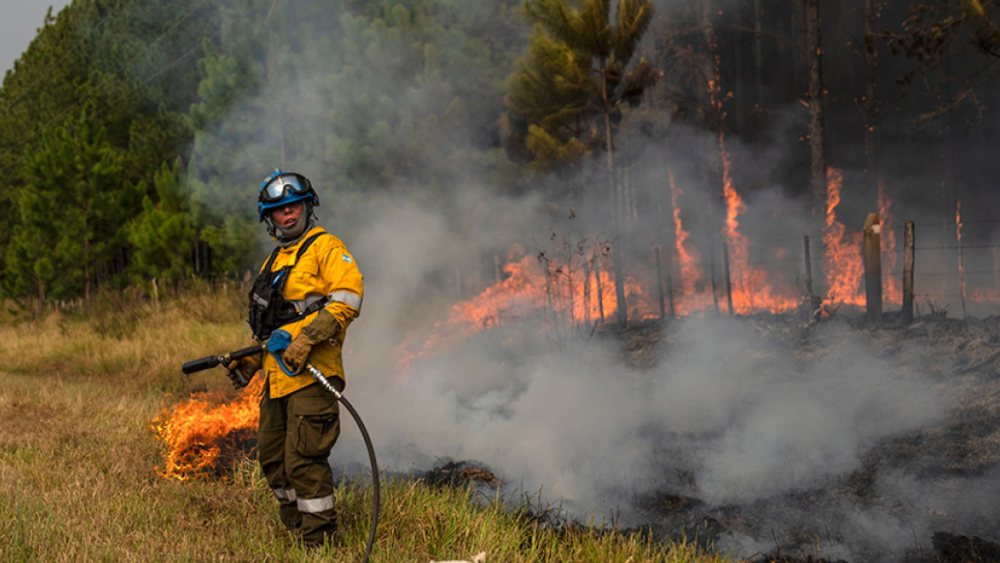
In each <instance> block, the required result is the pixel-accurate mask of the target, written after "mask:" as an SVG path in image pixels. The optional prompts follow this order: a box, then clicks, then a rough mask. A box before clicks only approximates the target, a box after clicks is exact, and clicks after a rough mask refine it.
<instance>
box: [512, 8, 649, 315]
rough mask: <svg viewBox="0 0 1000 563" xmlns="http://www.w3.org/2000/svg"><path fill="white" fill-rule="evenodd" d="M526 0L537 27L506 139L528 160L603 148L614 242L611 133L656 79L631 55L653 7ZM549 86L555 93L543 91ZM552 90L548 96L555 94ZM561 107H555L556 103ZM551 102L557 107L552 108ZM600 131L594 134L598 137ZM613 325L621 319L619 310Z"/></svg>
mask: <svg viewBox="0 0 1000 563" xmlns="http://www.w3.org/2000/svg"><path fill="white" fill-rule="evenodd" d="M612 4H613V3H612V2H609V1H607V0H584V2H583V3H582V5H581V6H579V7H576V6H574V5H573V4H572V3H571V2H570V1H569V0H529V1H528V2H527V3H526V4H525V10H526V12H527V14H528V16H529V18H530V19H531V20H532V21H533V22H534V23H535V24H536V26H535V34H534V35H533V36H532V40H531V41H532V43H531V49H530V56H529V58H528V59H526V60H523V61H522V62H521V65H520V68H519V69H518V70H517V71H516V72H515V73H514V74H512V75H511V77H510V79H509V80H508V86H509V88H510V91H509V93H508V95H507V97H506V99H505V105H506V107H507V110H508V112H507V116H506V117H505V120H506V123H507V124H508V125H509V126H511V125H513V124H519V127H520V131H518V130H517V129H514V128H511V127H508V138H513V139H515V140H523V143H524V148H525V149H526V152H527V154H528V155H529V158H530V159H531V160H533V161H534V160H539V161H541V162H552V163H560V164H570V165H572V164H575V163H577V162H579V161H580V160H582V158H583V157H584V156H586V155H588V154H591V153H593V152H596V151H597V150H599V147H601V146H603V150H604V156H605V168H606V173H607V183H608V195H609V196H610V199H611V202H612V205H611V207H612V220H613V223H614V233H615V238H616V239H617V240H616V242H617V243H620V239H621V237H620V226H619V222H620V210H619V208H620V207H621V202H622V200H623V198H622V194H621V193H620V191H621V190H620V186H619V185H618V183H617V181H616V174H615V158H614V153H615V133H616V123H618V121H620V118H621V114H622V108H623V106H624V105H626V104H630V105H632V106H635V105H637V104H638V103H639V98H640V97H641V96H642V93H643V92H644V91H645V90H646V88H647V87H649V86H650V85H652V84H653V83H654V82H655V81H656V73H655V71H654V69H653V66H652V65H651V64H650V63H649V62H648V61H647V60H646V58H645V57H641V56H640V57H638V59H636V50H637V48H638V45H639V40H640V39H641V38H642V36H643V34H644V33H645V31H646V29H647V28H648V26H649V22H650V20H651V19H652V15H653V8H652V5H651V3H650V1H649V0H619V2H617V4H615V8H616V9H615V10H614V11H613V10H612ZM546 84H549V85H551V86H554V88H552V89H549V88H544V87H540V86H545V85H546ZM553 92H554V94H553ZM560 101H561V102H562V103H561V104H560V103H558V102H560ZM554 102H555V103H554ZM596 131H600V133H596ZM612 264H613V267H614V274H615V275H614V277H615V295H616V297H617V299H618V302H619V303H624V302H625V287H624V282H623V280H622V278H623V275H624V274H623V265H622V253H621V252H620V251H619V252H616V253H615V255H614V257H613V261H612ZM617 310H618V321H619V322H620V323H622V324H624V323H625V322H626V321H627V314H626V308H625V307H618V309H617Z"/></svg>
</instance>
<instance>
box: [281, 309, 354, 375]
mask: <svg viewBox="0 0 1000 563" xmlns="http://www.w3.org/2000/svg"><path fill="white" fill-rule="evenodd" d="M338 332H340V323H338V322H337V319H335V318H334V317H333V315H332V314H330V312H329V311H327V310H326V309H322V310H320V312H319V313H318V314H317V315H316V318H315V319H313V320H312V322H311V323H309V324H308V325H306V326H305V327H304V328H303V329H302V332H300V333H299V335H298V336H296V337H295V338H294V339H293V340H292V343H291V344H289V345H288V348H287V349H285V351H284V352H283V353H282V354H281V358H282V359H283V360H284V361H285V365H286V366H288V369H290V370H292V371H293V372H294V373H299V372H301V371H302V369H303V368H304V367H305V365H306V362H307V360H308V359H309V352H312V348H313V346H315V345H317V344H319V343H320V342H323V341H325V340H330V339H331V338H333V337H335V336H337V333H338Z"/></svg>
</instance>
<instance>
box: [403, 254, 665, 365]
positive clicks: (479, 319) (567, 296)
mask: <svg viewBox="0 0 1000 563" xmlns="http://www.w3.org/2000/svg"><path fill="white" fill-rule="evenodd" d="M507 260H508V261H507V263H506V264H505V265H504V267H503V272H504V279H502V280H501V281H499V282H497V283H494V284H493V285H490V286H489V287H487V288H486V289H485V290H483V291H482V292H481V293H480V294H479V295H476V296H475V297H472V298H471V299H467V300H464V301H460V302H458V303H455V304H454V305H452V306H451V309H450V311H449V314H448V318H447V319H445V320H444V321H441V322H438V323H436V324H435V325H434V327H433V328H432V329H431V331H430V334H429V336H427V337H426V338H424V339H423V341H422V342H421V343H420V344H419V345H416V346H414V345H413V342H412V340H407V341H404V342H403V343H402V344H401V345H400V347H399V348H398V349H397V356H398V358H399V364H400V368H401V371H404V372H405V371H408V369H409V366H410V365H411V364H412V362H413V361H414V360H416V359H417V358H422V357H427V356H430V355H432V354H434V353H435V352H437V351H440V350H442V349H445V348H448V347H450V346H453V345H456V344H458V343H460V342H462V341H463V340H465V339H466V338H468V337H469V336H471V335H473V334H476V333H478V332H482V331H484V330H489V329H492V328H496V327H498V326H501V325H503V324H504V323H505V322H510V321H519V320H524V319H530V318H535V319H540V320H542V321H543V322H544V323H545V324H547V325H549V326H550V327H551V326H555V325H566V324H569V325H573V326H576V325H580V324H582V323H585V322H591V319H598V318H600V314H601V308H602V307H603V312H604V317H605V318H611V317H613V316H614V314H615V313H616V312H617V310H618V303H617V302H616V299H615V291H614V285H613V284H614V278H613V276H612V275H611V273H610V265H609V264H608V263H607V262H609V260H607V259H602V257H601V256H594V258H593V260H592V261H585V260H583V259H582V258H581V257H578V256H574V257H573V258H570V259H567V260H561V261H557V260H555V259H552V258H549V259H548V260H539V259H538V258H536V257H535V256H532V255H528V254H525V251H524V249H523V248H522V247H520V246H519V245H514V246H512V247H511V248H510V249H509V250H508V252H507ZM598 279H599V280H598ZM585 284H586V286H589V287H588V288H586V289H585ZM625 295H626V300H627V301H628V302H629V303H632V304H633V308H634V309H637V310H638V311H639V316H647V317H648V316H649V315H650V314H652V312H653V311H655V308H654V307H652V306H651V304H650V300H649V297H648V292H647V290H646V289H645V288H644V287H642V286H641V285H640V284H639V283H638V282H636V281H635V279H633V278H626V280H625Z"/></svg>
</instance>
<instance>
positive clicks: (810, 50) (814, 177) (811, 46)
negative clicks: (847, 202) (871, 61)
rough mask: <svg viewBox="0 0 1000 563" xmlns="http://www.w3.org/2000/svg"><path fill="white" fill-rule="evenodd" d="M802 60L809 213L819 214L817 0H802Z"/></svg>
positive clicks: (822, 176) (822, 194) (822, 193)
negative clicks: (806, 89)
mask: <svg viewBox="0 0 1000 563" xmlns="http://www.w3.org/2000/svg"><path fill="white" fill-rule="evenodd" d="M805 28H806V34H805V35H806V60H807V61H808V65H809V183H810V188H811V192H812V207H813V209H812V211H813V216H814V217H815V216H821V215H822V210H823V208H824V205H825V201H826V170H825V169H826V162H825V161H824V158H823V47H822V40H821V37H820V19H819V0H805Z"/></svg>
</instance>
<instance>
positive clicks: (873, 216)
mask: <svg viewBox="0 0 1000 563" xmlns="http://www.w3.org/2000/svg"><path fill="white" fill-rule="evenodd" d="M881 231H882V224H881V221H880V220H879V216H878V213H869V214H868V217H866V218H865V231H864V243H863V245H862V246H863V253H862V255H863V257H864V266H865V313H866V315H865V316H866V318H867V320H868V322H870V323H877V322H881V321H882V245H881V239H882V236H881Z"/></svg>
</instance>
